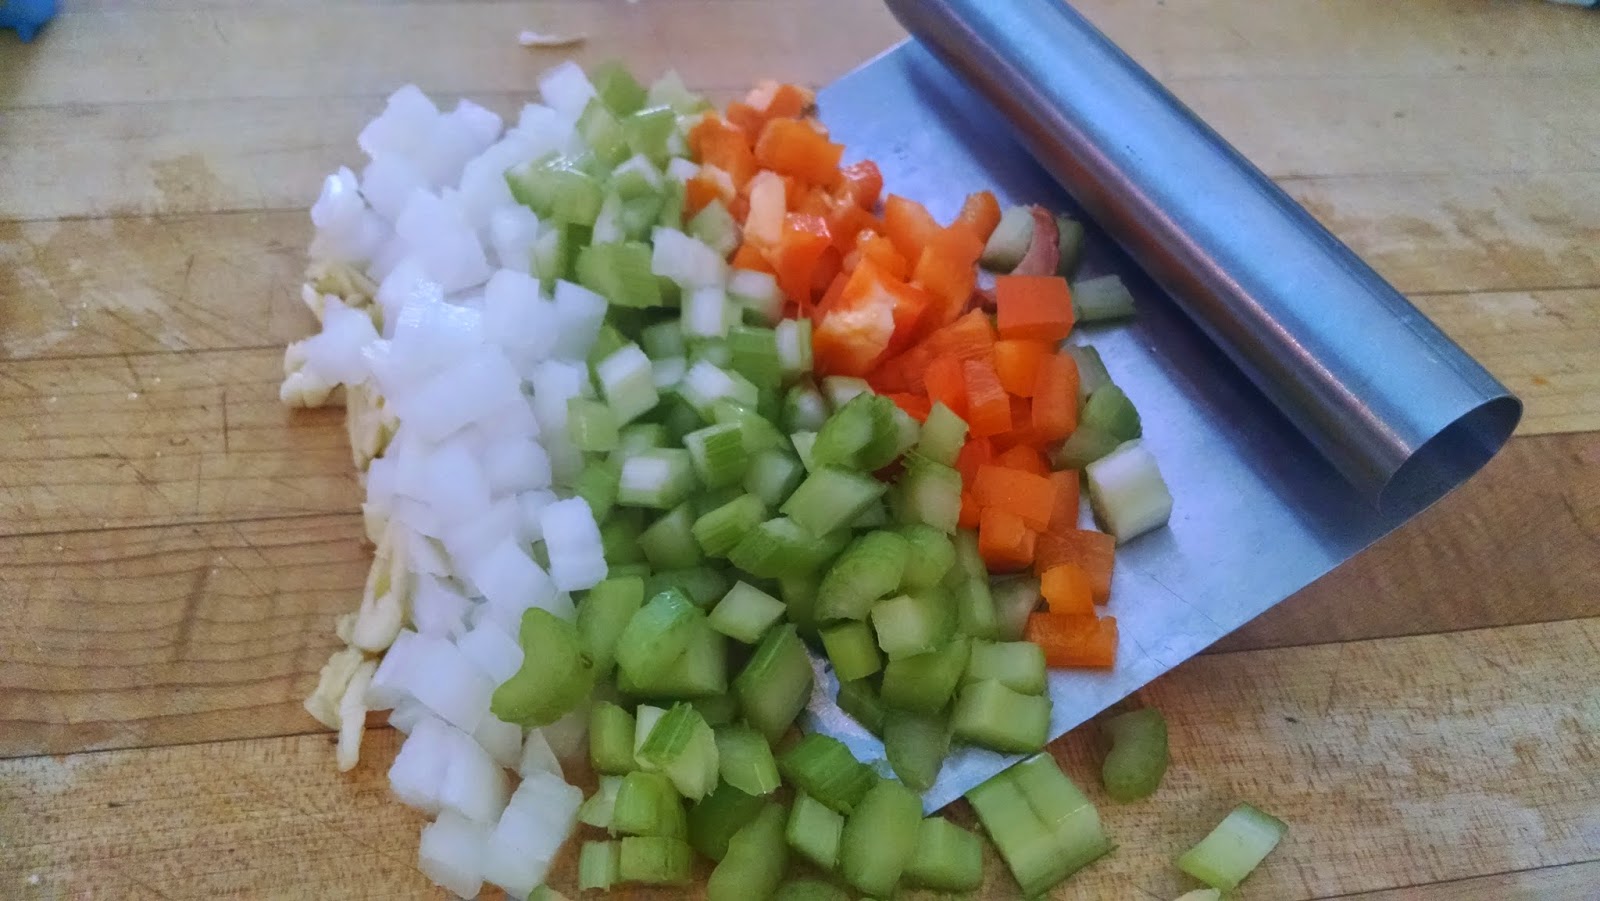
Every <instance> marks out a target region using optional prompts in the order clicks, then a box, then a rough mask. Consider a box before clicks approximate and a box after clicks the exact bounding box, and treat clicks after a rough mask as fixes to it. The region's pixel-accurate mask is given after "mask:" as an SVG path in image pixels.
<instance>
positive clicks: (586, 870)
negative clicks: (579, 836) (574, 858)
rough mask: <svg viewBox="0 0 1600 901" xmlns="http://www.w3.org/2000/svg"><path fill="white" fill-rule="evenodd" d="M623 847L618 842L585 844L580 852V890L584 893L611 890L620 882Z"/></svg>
mask: <svg viewBox="0 0 1600 901" xmlns="http://www.w3.org/2000/svg"><path fill="white" fill-rule="evenodd" d="M621 867H622V846H621V845H620V844H618V843H617V842H584V843H583V850H581V851H579V852H578V888H579V889H581V890H583V891H589V890H590V889H600V890H602V891H604V890H606V889H609V888H611V885H612V884H613V883H615V882H618V881H620V872H621Z"/></svg>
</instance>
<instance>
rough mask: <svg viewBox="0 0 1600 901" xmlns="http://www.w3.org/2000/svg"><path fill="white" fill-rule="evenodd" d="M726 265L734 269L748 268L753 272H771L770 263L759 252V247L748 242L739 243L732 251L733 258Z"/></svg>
mask: <svg viewBox="0 0 1600 901" xmlns="http://www.w3.org/2000/svg"><path fill="white" fill-rule="evenodd" d="M728 265H729V266H731V267H732V268H734V269H749V270H752V271H754V272H767V273H771V272H772V271H773V269H772V264H771V263H769V262H767V258H766V256H764V255H763V254H762V253H761V249H760V248H758V247H756V246H755V245H754V244H748V243H745V244H740V245H739V249H738V250H735V251H734V252H733V260H732V261H731V262H729V263H728Z"/></svg>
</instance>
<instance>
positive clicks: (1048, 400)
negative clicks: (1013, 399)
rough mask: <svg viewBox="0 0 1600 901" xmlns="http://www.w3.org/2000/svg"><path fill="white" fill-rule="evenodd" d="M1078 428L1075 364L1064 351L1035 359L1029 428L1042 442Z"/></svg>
mask: <svg viewBox="0 0 1600 901" xmlns="http://www.w3.org/2000/svg"><path fill="white" fill-rule="evenodd" d="M1077 428H1078V364H1077V362H1076V361H1075V360H1073V359H1072V357H1070V356H1068V355H1067V354H1051V355H1050V356H1048V357H1045V358H1044V359H1043V360H1041V361H1040V363H1039V370H1038V373H1037V374H1036V375H1035V376H1034V383H1033V429H1034V431H1035V432H1038V433H1039V437H1040V439H1041V440H1043V441H1045V442H1046V443H1048V442H1052V441H1060V440H1061V439H1063V438H1065V437H1067V436H1068V435H1071V434H1072V433H1073V431H1074V430H1076V429H1077Z"/></svg>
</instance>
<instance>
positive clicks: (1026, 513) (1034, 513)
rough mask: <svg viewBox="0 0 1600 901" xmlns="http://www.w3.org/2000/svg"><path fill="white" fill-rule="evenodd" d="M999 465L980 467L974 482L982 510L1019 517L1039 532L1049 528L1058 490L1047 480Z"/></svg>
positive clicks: (973, 487) (973, 493) (976, 498)
mask: <svg viewBox="0 0 1600 901" xmlns="http://www.w3.org/2000/svg"><path fill="white" fill-rule="evenodd" d="M998 463H999V461H998V460H996V461H995V462H994V463H990V464H987V465H984V466H979V467H978V476H977V478H975V479H973V480H972V497H973V499H974V500H976V501H977V502H978V506H980V507H982V508H983V509H985V510H991V509H998V510H1005V511H1006V512H1008V513H1012V514H1015V515H1016V516H1018V517H1020V518H1021V519H1022V522H1023V524H1024V525H1026V526H1027V527H1028V528H1030V529H1032V530H1034V531H1035V532H1042V531H1044V530H1045V529H1047V528H1049V527H1050V512H1051V511H1052V510H1053V509H1055V486H1053V485H1051V484H1050V480H1049V479H1047V478H1045V477H1044V476H1041V475H1035V474H1034V473H1031V472H1024V471H1022V470H1020V469H1011V468H1009V467H1006V466H1000V465H997V464H998Z"/></svg>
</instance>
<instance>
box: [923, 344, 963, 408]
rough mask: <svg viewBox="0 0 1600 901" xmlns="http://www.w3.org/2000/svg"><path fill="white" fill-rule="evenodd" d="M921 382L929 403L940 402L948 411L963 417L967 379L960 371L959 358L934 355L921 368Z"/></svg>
mask: <svg viewBox="0 0 1600 901" xmlns="http://www.w3.org/2000/svg"><path fill="white" fill-rule="evenodd" d="M922 384H923V387H924V388H925V389H926V392H927V397H928V402H929V403H930V404H934V403H941V404H944V405H945V406H947V407H949V408H950V412H952V413H954V414H956V415H957V416H960V417H962V418H965V417H966V415H967V379H966V375H965V374H963V373H962V371H961V360H960V359H958V358H957V357H954V356H951V355H948V354H947V355H945V356H940V357H934V358H933V362H931V363H929V364H928V368H927V369H925V370H923V373H922Z"/></svg>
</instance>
